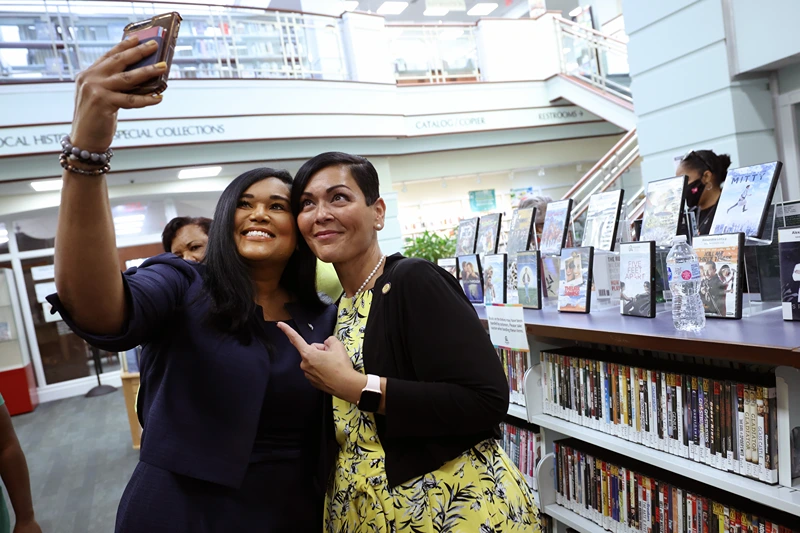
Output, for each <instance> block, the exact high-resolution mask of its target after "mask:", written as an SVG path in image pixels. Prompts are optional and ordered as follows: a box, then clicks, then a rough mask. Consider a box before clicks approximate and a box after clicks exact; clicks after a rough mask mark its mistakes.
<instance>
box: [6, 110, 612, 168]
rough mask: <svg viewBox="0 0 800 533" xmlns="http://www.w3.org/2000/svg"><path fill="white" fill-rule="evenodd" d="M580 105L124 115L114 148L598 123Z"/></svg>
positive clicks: (32, 148) (15, 140) (9, 132)
mask: <svg viewBox="0 0 800 533" xmlns="http://www.w3.org/2000/svg"><path fill="white" fill-rule="evenodd" d="M601 120H602V119H600V118H598V117H597V116H596V115H593V114H591V113H589V112H587V111H585V110H583V109H581V108H580V107H577V106H555V107H531V108H523V109H499V110H490V111H477V112H470V113H445V114H436V115H402V114H396V115H368V114H362V115H349V116H348V119H347V120H342V116H341V115H335V114H300V113H298V114H287V115H252V116H249V115H248V116H223V117H206V118H179V117H176V118H165V119H145V120H120V121H119V124H118V125H117V132H116V135H115V137H114V148H135V147H144V146H159V147H160V146H168V145H173V146H174V145H179V144H204V143H215V142H230V141H254V140H259V141H268V140H273V139H284V140H285V139H308V138H342V137H394V138H398V137H399V138H402V137H407V138H413V137H424V136H428V135H437V134H453V133H473V132H481V131H494V130H509V129H521V128H535V127H539V126H556V125H562V124H573V123H584V122H599V121H601ZM69 130H70V125H69V124H67V123H64V124H46V125H32V126H10V127H0V157H7V156H18V155H28V154H36V153H48V152H53V151H58V150H59V149H60V148H61V146H60V144H59V143H60V141H61V137H62V136H64V135H65V134H67V133H69Z"/></svg>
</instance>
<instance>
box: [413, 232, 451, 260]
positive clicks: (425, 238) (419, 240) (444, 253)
mask: <svg viewBox="0 0 800 533" xmlns="http://www.w3.org/2000/svg"><path fill="white" fill-rule="evenodd" d="M455 253H456V240H455V238H453V237H442V236H441V235H439V234H438V233H431V232H430V231H427V230H425V233H423V234H421V235H419V236H417V237H415V238H411V237H407V238H406V245H405V249H404V250H403V255H405V256H406V257H418V258H420V259H427V260H428V261H430V262H432V263H435V262H436V261H437V260H438V259H442V258H445V257H454V256H455Z"/></svg>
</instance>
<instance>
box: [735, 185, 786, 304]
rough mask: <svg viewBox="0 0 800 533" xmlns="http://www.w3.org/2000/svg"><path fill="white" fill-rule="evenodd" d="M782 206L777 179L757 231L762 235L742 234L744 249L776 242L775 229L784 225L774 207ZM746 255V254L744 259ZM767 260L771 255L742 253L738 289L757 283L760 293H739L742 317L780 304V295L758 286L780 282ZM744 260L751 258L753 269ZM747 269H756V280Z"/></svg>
mask: <svg viewBox="0 0 800 533" xmlns="http://www.w3.org/2000/svg"><path fill="white" fill-rule="evenodd" d="M782 205H783V191H782V189H781V184H780V182H778V185H777V186H776V187H775V193H774V194H773V196H772V204H771V205H770V206H769V208H768V209H769V211H768V212H767V220H766V222H765V223H764V230H763V231H762V233H761V235H762V238H760V239H757V238H755V237H747V236H745V240H744V245H745V247H746V248H751V247H758V248H760V249H763V250H765V249H766V247H769V246H771V245H772V243H773V242H777V239H778V230H779V229H780V228H785V227H786V226H787V224H786V216H785V214H784V212H783V209H779V208H778V207H779V206H782ZM758 248H755V249H758ZM748 256H750V257H749V258H748ZM770 259H771V258H769V257H768V256H767V255H766V254H759V253H754V254H747V253H745V254H744V262H743V264H742V270H743V271H744V275H745V279H744V280H743V281H744V282H743V283H742V290H743V291H744V290H746V288H747V287H752V286H756V285H758V286H759V288H760V290H761V292H759V293H745V294H743V295H742V318H747V317H751V316H755V315H757V314H759V313H764V312H767V311H771V310H773V309H775V308H778V307H780V306H781V298H780V294H779V293H778V292H772V291H766V290H763V288H761V286H762V285H764V284H766V283H770V282H772V283H776V284H777V285H778V286H779V285H780V270H778V269H775V268H774V265H770V264H769V262H770ZM748 261H754V262H755V268H753V267H752V265H751V266H750V268H748V264H747V262H748ZM748 272H756V273H757V274H756V276H758V278H759V279H758V280H754V279H752V278H751V275H750V274H748Z"/></svg>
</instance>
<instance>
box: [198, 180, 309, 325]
mask: <svg viewBox="0 0 800 533" xmlns="http://www.w3.org/2000/svg"><path fill="white" fill-rule="evenodd" d="M269 178H277V179H279V180H280V181H282V182H283V183H285V184H286V185H288V186H289V187H290V188H291V187H292V176H291V175H290V174H289V173H288V172H286V171H285V170H275V169H272V168H256V169H254V170H250V171H247V172H245V173H244V174H242V175H241V176H239V177H237V178H236V179H235V180H233V181H232V182H231V183H230V185H228V186H227V187H226V188H225V191H223V193H222V195H221V196H220V197H219V201H218V202H217V209H216V211H215V212H214V223H213V224H212V225H211V231H210V232H209V234H208V250H207V252H206V259H205V264H206V270H205V274H204V279H203V281H204V283H203V285H204V287H205V290H206V292H207V293H208V295H209V296H210V297H211V309H210V310H209V318H210V321H211V322H212V324H214V325H215V326H216V327H218V328H219V329H221V330H222V331H225V332H227V333H231V334H235V335H240V336H244V337H245V338H249V335H248V330H247V324H248V321H249V320H250V318H251V317H252V315H253V311H254V310H255V306H256V304H255V289H254V287H253V281H252V279H251V277H250V270H249V268H248V267H247V264H246V263H245V262H244V260H243V259H242V257H241V256H240V255H239V251H238V249H237V248H236V242H235V241H234V239H233V232H234V216H235V214H236V209H237V206H238V203H239V200H240V199H241V197H242V194H244V192H245V191H246V190H247V189H249V188H250V187H251V186H252V185H253V184H254V183H258V182H259V181H263V180H265V179H269ZM297 241H298V243H301V242H304V241H303V239H302V237H300V236H299V235H298V238H297ZM316 273H317V259H316V258H315V257H314V254H312V253H311V250H310V249H309V248H308V246H305V247H304V246H300V247H299V248H298V250H296V251H295V252H294V253H293V254H292V257H291V258H290V259H289V262H288V263H287V265H286V268H285V269H284V270H283V274H282V275H281V280H280V284H281V287H283V288H284V289H286V290H287V291H288V292H289V293H290V294H291V295H292V296H294V298H295V299H296V301H297V303H299V304H301V305H303V306H305V307H306V308H311V309H319V308H321V307H322V305H323V304H322V302H321V301H320V299H319V296H318V295H317V289H316Z"/></svg>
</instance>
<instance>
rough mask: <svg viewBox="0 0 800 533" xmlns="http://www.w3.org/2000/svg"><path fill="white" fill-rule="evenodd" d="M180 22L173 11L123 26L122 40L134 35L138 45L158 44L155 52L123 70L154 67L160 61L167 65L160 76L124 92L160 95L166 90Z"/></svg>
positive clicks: (177, 15) (178, 16) (179, 17)
mask: <svg viewBox="0 0 800 533" xmlns="http://www.w3.org/2000/svg"><path fill="white" fill-rule="evenodd" d="M181 20H182V19H181V16H180V15H179V14H178V13H177V12H175V11H173V12H172V13H164V14H162V15H156V16H155V17H153V18H149V19H147V20H141V21H139V22H132V23H131V24H128V25H127V26H125V28H124V29H123V33H122V39H123V40H125V39H129V38H130V37H132V36H134V35H135V36H137V37H139V43H140V44H143V43H146V42H148V41H156V42H157V43H158V50H157V51H156V52H154V53H153V54H152V55H150V56H148V57H145V58H144V59H142V60H141V61H139V62H137V63H135V64H133V65H130V66H128V68H126V69H125V70H126V71H128V70H134V69H137V68H141V67H146V66H148V65H155V64H156V63H160V62H162V61H165V62H166V63H167V69H166V70H165V71H164V72H163V73H162V74H161V75H160V76H157V77H155V78H153V79H151V80H147V81H146V82H144V83H142V84H141V85H139V86H137V87H134V88H133V89H131V90H130V91H126V92H128V93H130V94H160V93H163V92H164V91H166V90H167V78H169V69H170V67H171V66H172V56H173V55H174V54H175V43H176V42H177V40H178V31H179V30H180V27H181Z"/></svg>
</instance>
